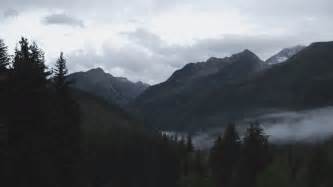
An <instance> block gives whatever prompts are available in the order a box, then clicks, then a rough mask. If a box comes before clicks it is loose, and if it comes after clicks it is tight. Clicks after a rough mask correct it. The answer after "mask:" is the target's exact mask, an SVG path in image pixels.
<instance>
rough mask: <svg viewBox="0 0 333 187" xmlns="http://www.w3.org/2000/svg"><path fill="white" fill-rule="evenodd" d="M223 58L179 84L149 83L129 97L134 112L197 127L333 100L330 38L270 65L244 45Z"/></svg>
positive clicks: (176, 126)
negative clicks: (242, 49)
mask: <svg viewBox="0 0 333 187" xmlns="http://www.w3.org/2000/svg"><path fill="white" fill-rule="evenodd" d="M237 56H240V58H236V57H237ZM229 59H232V60H230V62H229V64H228V65H226V66H224V67H223V68H221V69H220V70H219V71H218V72H217V73H214V74H211V75H208V76H205V77H201V78H199V79H196V80H195V81H192V82H189V83H186V84H183V85H181V86H179V85H177V84H170V83H168V81H167V82H165V83H161V84H160V85H157V86H152V87H151V88H150V89H148V90H147V91H146V92H144V93H143V94H142V95H141V96H139V97H138V98H137V100H135V103H134V106H135V107H136V110H137V111H136V112H138V113H139V115H142V116H144V119H145V120H146V122H148V123H150V124H151V125H154V126H156V127H159V128H164V129H172V130H185V129H186V130H198V129H203V128H210V127H216V126H221V125H224V124H225V123H226V122H229V121H237V120H241V119H244V118H248V117H253V116H257V115H261V114H262V113H268V112H271V111H276V110H285V109H296V110H302V109H307V108H314V107H320V106H326V105H333V88H332V86H331V85H332V84H333V42H321V43H314V44H311V45H310V46H309V47H307V48H305V49H303V50H302V51H300V52H299V53H297V54H296V55H294V56H292V57H291V58H290V59H288V60H287V61H286V62H285V63H280V64H276V65H274V66H271V68H265V65H262V64H263V62H262V61H258V59H257V57H256V56H255V55H254V54H251V53H250V52H248V51H245V52H243V53H240V54H238V55H234V56H232V57H230V58H229Z"/></svg>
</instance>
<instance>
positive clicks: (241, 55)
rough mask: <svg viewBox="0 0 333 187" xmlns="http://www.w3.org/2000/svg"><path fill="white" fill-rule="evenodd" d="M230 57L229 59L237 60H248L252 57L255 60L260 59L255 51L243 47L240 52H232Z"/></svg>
mask: <svg viewBox="0 0 333 187" xmlns="http://www.w3.org/2000/svg"><path fill="white" fill-rule="evenodd" d="M230 59H231V60H239V59H247V60H249V59H252V60H255V61H261V60H260V58H259V57H258V56H257V55H256V54H255V53H253V52H252V51H250V50H249V49H245V50H243V51H242V52H240V53H236V54H233V55H232V56H231V57H230Z"/></svg>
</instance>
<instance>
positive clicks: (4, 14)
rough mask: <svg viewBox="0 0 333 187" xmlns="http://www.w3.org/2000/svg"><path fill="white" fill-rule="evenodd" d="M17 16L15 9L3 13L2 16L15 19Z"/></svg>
mask: <svg viewBox="0 0 333 187" xmlns="http://www.w3.org/2000/svg"><path fill="white" fill-rule="evenodd" d="M18 15H19V12H18V11H17V10H15V9H7V10H5V11H4V13H3V16H4V17H5V18H11V17H17V16H18Z"/></svg>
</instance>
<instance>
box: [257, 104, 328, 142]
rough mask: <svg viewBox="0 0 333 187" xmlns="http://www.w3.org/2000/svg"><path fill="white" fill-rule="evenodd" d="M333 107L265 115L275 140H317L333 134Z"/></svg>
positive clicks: (266, 125)
mask: <svg viewBox="0 0 333 187" xmlns="http://www.w3.org/2000/svg"><path fill="white" fill-rule="evenodd" d="M332 114H333V107H328V108H321V109H316V110H307V111H302V112H283V113H276V114H271V115H266V116H263V118H262V120H263V121H264V122H263V125H264V127H265V132H266V133H267V135H269V136H270V140H271V141H273V142H282V143H283V142H290V141H293V142H316V141H322V140H325V139H327V138H330V137H332V136H333V115H332Z"/></svg>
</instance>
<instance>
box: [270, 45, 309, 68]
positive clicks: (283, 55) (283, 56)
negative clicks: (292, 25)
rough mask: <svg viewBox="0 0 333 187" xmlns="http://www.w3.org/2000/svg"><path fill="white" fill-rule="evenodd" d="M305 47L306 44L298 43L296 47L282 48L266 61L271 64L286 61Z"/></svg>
mask: <svg viewBox="0 0 333 187" xmlns="http://www.w3.org/2000/svg"><path fill="white" fill-rule="evenodd" d="M304 48H305V46H302V45H297V46H294V47H290V48H285V49H282V50H281V51H280V52H278V53H277V54H275V55H273V56H272V57H270V58H269V59H267V60H266V62H267V63H268V64H270V65H273V64H278V63H282V62H285V61H287V60H288V59H289V58H290V57H292V56H294V55H296V54H297V53H299V52H300V51H302V50H303V49H304Z"/></svg>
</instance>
